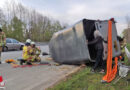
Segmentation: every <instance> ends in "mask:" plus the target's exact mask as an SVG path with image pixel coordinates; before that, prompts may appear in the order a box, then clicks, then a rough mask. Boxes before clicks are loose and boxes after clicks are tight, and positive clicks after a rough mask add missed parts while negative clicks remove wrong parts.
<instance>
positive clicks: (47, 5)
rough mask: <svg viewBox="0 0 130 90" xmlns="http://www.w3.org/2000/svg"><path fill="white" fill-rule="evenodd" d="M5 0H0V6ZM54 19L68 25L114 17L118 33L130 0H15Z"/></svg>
mask: <svg viewBox="0 0 130 90" xmlns="http://www.w3.org/2000/svg"><path fill="white" fill-rule="evenodd" d="M6 1H12V0H0V7H4V4H5V2H6ZM15 1H16V2H21V3H22V4H23V5H25V6H27V7H31V8H34V9H36V10H37V11H39V12H41V13H42V14H43V15H47V16H49V17H52V18H54V19H58V20H60V22H65V23H68V24H70V25H72V24H73V23H75V22H77V21H79V20H81V19H83V18H87V19H96V20H97V19H101V20H104V19H110V18H111V17H114V18H115V20H116V21H117V22H118V23H117V29H118V34H120V33H121V32H122V30H123V29H124V28H126V27H127V25H126V19H125V17H126V16H130V0H15Z"/></svg>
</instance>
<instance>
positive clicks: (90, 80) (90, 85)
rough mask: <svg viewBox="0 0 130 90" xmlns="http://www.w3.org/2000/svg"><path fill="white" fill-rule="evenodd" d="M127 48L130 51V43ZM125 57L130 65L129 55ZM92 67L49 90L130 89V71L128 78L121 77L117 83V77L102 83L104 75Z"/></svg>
mask: <svg viewBox="0 0 130 90" xmlns="http://www.w3.org/2000/svg"><path fill="white" fill-rule="evenodd" d="M127 48H128V49H129V51H130V44H128V45H127ZM125 59H126V60H125V63H126V64H127V65H130V63H129V62H128V59H127V57H125ZM90 69H91V67H86V68H85V69H82V70H81V71H79V72H77V73H76V74H74V75H72V76H70V77H69V78H68V79H67V80H65V81H62V82H61V83H60V84H58V85H56V86H55V87H54V88H49V89H48V90H130V81H128V79H130V73H129V74H128V75H127V77H126V78H121V79H120V80H119V81H118V82H117V83H116V84H114V82H115V80H116V79H117V78H115V80H113V81H112V82H111V83H101V82H100V81H101V79H102V77H103V76H104V75H103V74H100V73H91V72H90ZM117 77H118V74H117Z"/></svg>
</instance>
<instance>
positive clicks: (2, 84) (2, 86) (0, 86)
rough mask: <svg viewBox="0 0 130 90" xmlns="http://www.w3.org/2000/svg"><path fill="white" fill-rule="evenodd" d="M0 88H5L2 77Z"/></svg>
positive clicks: (0, 78) (0, 77)
mask: <svg viewBox="0 0 130 90" xmlns="http://www.w3.org/2000/svg"><path fill="white" fill-rule="evenodd" d="M0 88H5V83H4V81H3V77H2V76H0Z"/></svg>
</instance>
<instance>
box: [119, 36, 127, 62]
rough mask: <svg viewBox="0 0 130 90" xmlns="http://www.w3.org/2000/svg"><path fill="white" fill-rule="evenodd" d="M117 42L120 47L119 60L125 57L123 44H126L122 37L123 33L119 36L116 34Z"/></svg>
mask: <svg viewBox="0 0 130 90" xmlns="http://www.w3.org/2000/svg"><path fill="white" fill-rule="evenodd" d="M117 38H118V40H119V43H120V48H121V56H122V58H121V60H122V61H124V57H125V46H126V39H125V38H124V36H123V35H121V36H117Z"/></svg>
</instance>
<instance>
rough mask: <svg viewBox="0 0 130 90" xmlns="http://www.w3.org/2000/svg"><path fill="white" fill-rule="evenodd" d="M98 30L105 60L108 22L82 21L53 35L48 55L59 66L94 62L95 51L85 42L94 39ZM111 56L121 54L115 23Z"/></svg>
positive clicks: (92, 46) (113, 25)
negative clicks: (59, 64) (101, 37)
mask: <svg viewBox="0 0 130 90" xmlns="http://www.w3.org/2000/svg"><path fill="white" fill-rule="evenodd" d="M96 29H97V30H99V31H100V32H101V34H102V36H103V39H104V41H106V42H103V45H104V56H103V59H104V60H106V59H107V38H108V20H103V21H100V20H88V19H83V20H81V21H79V22H77V23H76V24H74V25H73V26H71V27H68V28H66V29H64V30H61V31H59V32H56V33H54V35H53V37H52V39H51V40H50V43H49V49H50V54H51V56H52V58H53V59H54V61H56V62H58V63H61V64H63V63H64V64H81V63H84V62H87V61H92V62H94V61H95V58H96V50H95V48H94V45H88V44H87V42H86V40H88V41H92V40H93V39H94V31H95V30H96ZM112 46H113V47H112V54H113V57H116V56H119V55H120V54H121V51H120V44H119V40H117V30H116V26H115V21H114V20H113V23H112Z"/></svg>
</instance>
